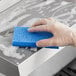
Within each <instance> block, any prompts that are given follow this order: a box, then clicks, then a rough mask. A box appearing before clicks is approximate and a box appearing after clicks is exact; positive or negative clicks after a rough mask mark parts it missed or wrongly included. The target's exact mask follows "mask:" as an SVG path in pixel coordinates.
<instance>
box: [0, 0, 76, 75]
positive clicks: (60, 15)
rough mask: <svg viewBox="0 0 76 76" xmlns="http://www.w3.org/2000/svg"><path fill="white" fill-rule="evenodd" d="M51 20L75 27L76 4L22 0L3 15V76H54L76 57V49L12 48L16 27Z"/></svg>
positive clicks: (0, 47)
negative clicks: (54, 19) (46, 19)
mask: <svg viewBox="0 0 76 76" xmlns="http://www.w3.org/2000/svg"><path fill="white" fill-rule="evenodd" d="M47 17H54V18H56V19H57V20H59V21H61V22H63V23H65V24H67V25H68V26H75V25H76V2H75V0H47V1H44V0H22V1H21V2H19V3H18V4H16V5H14V6H12V7H10V8H9V9H7V10H5V11H4V12H1V13H0V60H1V61H0V62H1V63H0V66H1V68H3V70H2V69H0V72H1V73H3V74H5V75H6V76H10V75H11V76H17V75H20V76H52V75H54V74H55V73H56V72H58V71H59V70H60V69H61V68H62V67H64V66H65V65H67V64H68V63H69V62H70V61H71V60H73V59H74V58H75V57H76V48H74V47H62V48H61V47H60V48H59V49H57V50H56V49H47V48H30V47H25V48H21V47H13V46H12V45H11V42H12V35H13V28H14V26H30V25H32V24H33V23H34V22H35V21H36V20H38V19H40V18H47ZM3 63H6V64H3ZM5 67H6V70H4V69H5ZM7 70H8V71H7ZM13 70H14V71H15V73H14V71H13ZM10 71H11V72H10Z"/></svg>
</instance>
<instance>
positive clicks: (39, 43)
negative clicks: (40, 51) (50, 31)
mask: <svg viewBox="0 0 76 76" xmlns="http://www.w3.org/2000/svg"><path fill="white" fill-rule="evenodd" d="M36 45H37V46H38V47H48V46H57V42H56V39H55V37H52V38H50V39H43V40H39V41H37V42H36Z"/></svg>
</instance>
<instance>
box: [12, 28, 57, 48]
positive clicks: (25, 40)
mask: <svg viewBox="0 0 76 76" xmlns="http://www.w3.org/2000/svg"><path fill="white" fill-rule="evenodd" d="M28 28H29V27H15V28H14V35H13V40H12V45H13V46H19V47H37V46H36V42H37V41H39V40H42V39H47V38H50V37H53V34H52V33H49V32H28V30H27V29H28ZM48 48H58V46H50V47H48Z"/></svg>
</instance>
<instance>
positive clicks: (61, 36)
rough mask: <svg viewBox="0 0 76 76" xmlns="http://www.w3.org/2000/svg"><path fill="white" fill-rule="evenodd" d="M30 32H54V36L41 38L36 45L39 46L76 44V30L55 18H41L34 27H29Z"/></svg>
mask: <svg viewBox="0 0 76 76" xmlns="http://www.w3.org/2000/svg"><path fill="white" fill-rule="evenodd" d="M28 31H29V32H37V31H47V32H51V33H53V35H54V36H53V37H52V38H49V39H43V40H39V41H38V42H37V43H36V45H37V46H38V47H47V46H66V45H75V44H76V43H74V42H76V39H73V38H74V37H75V38H76V35H75V34H74V31H73V30H72V29H71V28H70V27H68V26H67V25H65V24H63V23H60V22H58V21H57V20H55V19H53V18H48V19H41V20H39V21H37V22H36V23H34V25H32V27H30V28H29V29H28Z"/></svg>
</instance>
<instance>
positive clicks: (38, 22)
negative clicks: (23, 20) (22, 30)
mask: <svg viewBox="0 0 76 76" xmlns="http://www.w3.org/2000/svg"><path fill="white" fill-rule="evenodd" d="M46 23H47V22H46V20H45V19H41V20H38V21H37V22H35V23H34V24H33V25H32V27H34V26H38V25H45V24H46Z"/></svg>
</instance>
